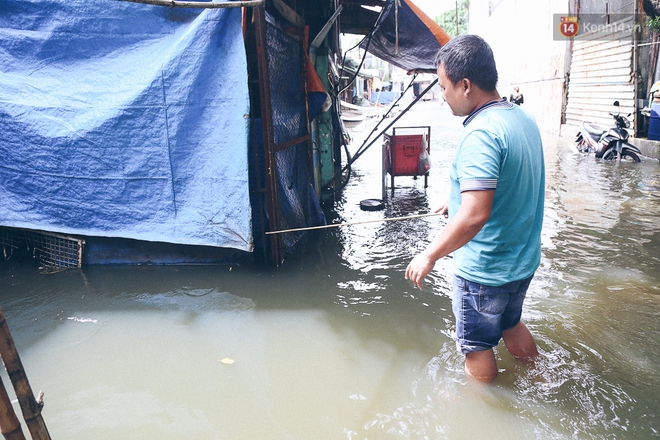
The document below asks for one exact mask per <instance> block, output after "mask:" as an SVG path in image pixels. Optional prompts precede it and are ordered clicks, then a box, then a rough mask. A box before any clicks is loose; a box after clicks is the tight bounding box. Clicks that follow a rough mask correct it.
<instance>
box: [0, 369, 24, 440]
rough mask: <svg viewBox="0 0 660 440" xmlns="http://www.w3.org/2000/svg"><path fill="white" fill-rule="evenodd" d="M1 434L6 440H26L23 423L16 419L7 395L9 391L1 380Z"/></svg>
mask: <svg viewBox="0 0 660 440" xmlns="http://www.w3.org/2000/svg"><path fill="white" fill-rule="evenodd" d="M0 432H2V435H3V436H4V437H5V440H25V435H23V429H22V428H21V423H20V422H19V421H18V418H17V417H16V413H15V412H14V408H12V406H11V401H10V400H9V396H8V395H7V390H6V389H5V386H4V385H3V384H2V379H0Z"/></svg>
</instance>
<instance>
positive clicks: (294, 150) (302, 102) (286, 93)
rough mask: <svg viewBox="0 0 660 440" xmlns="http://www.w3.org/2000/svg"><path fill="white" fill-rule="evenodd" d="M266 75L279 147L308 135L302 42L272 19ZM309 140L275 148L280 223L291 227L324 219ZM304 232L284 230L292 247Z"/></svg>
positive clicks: (287, 245) (286, 242) (286, 244)
mask: <svg viewBox="0 0 660 440" xmlns="http://www.w3.org/2000/svg"><path fill="white" fill-rule="evenodd" d="M266 42H267V47H268V74H269V80H270V95H271V107H272V117H273V133H274V134H273V135H274V144H275V145H276V146H278V145H282V144H286V143H287V142H292V141H295V140H296V139H299V138H301V137H304V136H305V135H307V134H308V125H307V115H306V111H307V107H306V96H305V91H304V87H303V76H302V72H303V68H302V67H303V52H302V42H301V41H300V39H298V38H297V37H296V36H292V35H289V34H287V33H286V32H284V31H282V30H281V29H280V28H279V27H277V26H276V25H274V24H272V23H268V25H267V26H266ZM308 163H309V144H308V142H307V141H304V142H299V143H295V142H294V145H290V146H287V147H286V148H283V149H280V150H279V151H276V152H275V168H276V175H277V197H278V204H279V206H277V208H276V209H277V211H278V214H279V226H280V228H282V229H292V228H299V227H306V226H313V225H319V224H323V223H324V221H325V220H324V216H323V212H322V211H321V208H320V205H319V202H318V198H317V197H316V193H315V192H314V190H313V188H312V185H311V179H310V173H309V167H308ZM302 235H303V234H302V233H287V234H283V236H282V240H283V243H284V252H288V251H290V250H291V248H292V247H293V246H294V245H295V243H296V242H297V241H298V240H299V239H300V238H301V237H302Z"/></svg>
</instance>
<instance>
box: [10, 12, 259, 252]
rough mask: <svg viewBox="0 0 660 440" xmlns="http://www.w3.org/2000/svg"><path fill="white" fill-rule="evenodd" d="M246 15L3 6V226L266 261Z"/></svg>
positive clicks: (233, 13)
mask: <svg viewBox="0 0 660 440" xmlns="http://www.w3.org/2000/svg"><path fill="white" fill-rule="evenodd" d="M248 114H249V100H248V87H247V66H246V59H245V50H244V46H243V37H242V33H241V10H240V8H229V9H208V10H199V9H195V10H192V9H170V8H164V7H160V6H152V5H144V4H135V3H126V2H118V1H116V0H95V1H88V0H43V1H36V2H35V1H31V0H0V133H2V135H1V136H0V226H8V227H20V228H28V229H38V230H47V231H53V232H62V233H68V234H78V235H88V236H104V237H123V238H133V239H139V240H148V241H162V242H170V243H180V244H193V245H207V246H218V247H231V248H235V249H240V250H247V251H250V250H252V243H253V239H252V231H251V217H252V214H251V209H250V203H249V190H248V166H247V144H248V127H249V119H248Z"/></svg>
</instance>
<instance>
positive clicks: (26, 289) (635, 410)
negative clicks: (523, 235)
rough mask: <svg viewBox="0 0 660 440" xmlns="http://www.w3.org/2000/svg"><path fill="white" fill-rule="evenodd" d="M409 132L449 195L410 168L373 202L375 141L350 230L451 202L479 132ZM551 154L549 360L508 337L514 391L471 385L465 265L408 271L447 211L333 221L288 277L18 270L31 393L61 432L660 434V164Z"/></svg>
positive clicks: (255, 271) (349, 214)
mask: <svg viewBox="0 0 660 440" xmlns="http://www.w3.org/2000/svg"><path fill="white" fill-rule="evenodd" d="M411 113H413V112H411ZM438 115H440V116H438ZM434 117H436V118H438V119H439V121H434V120H433V118H434ZM401 123H402V124H403V125H404V126H406V125H408V126H411V125H424V124H426V123H428V124H431V125H432V126H433V132H432V138H431V158H432V162H433V168H432V172H431V174H430V176H429V187H428V188H426V189H425V188H424V185H423V179H417V180H413V179H412V178H407V177H406V178H401V179H400V180H399V179H398V178H397V180H396V182H395V190H394V192H393V193H390V194H389V195H388V198H387V199H386V201H385V202H386V203H385V209H384V210H382V211H374V212H369V211H362V210H360V208H359V202H360V201H361V200H363V199H366V198H380V194H381V186H380V185H381V176H380V173H381V170H380V168H379V167H377V166H376V167H374V166H373V164H380V163H381V162H380V151H379V150H378V148H374V149H373V150H372V151H369V153H367V154H365V156H364V159H361V161H360V162H359V163H356V169H355V170H354V178H353V179H352V180H351V182H349V185H348V186H347V187H346V189H345V190H344V191H343V192H342V194H341V195H340V199H339V200H338V201H337V202H336V204H335V206H334V208H335V209H334V211H333V212H334V213H333V214H329V215H328V222H329V223H352V222H360V221H365V220H374V219H387V218H392V217H401V216H408V215H416V214H425V213H428V212H430V211H431V210H432V209H433V208H435V207H437V206H438V205H439V204H440V203H441V202H442V201H444V198H445V197H446V194H447V191H448V170H449V167H450V164H451V157H452V156H453V149H454V148H455V142H456V139H457V136H458V133H459V132H460V121H457V120H456V119H455V118H453V117H451V116H450V115H448V113H447V109H446V108H442V107H440V106H439V105H438V104H437V103H428V105H427V107H423V108H420V111H418V112H417V113H414V114H411V115H410V119H408V120H405V119H403V120H402V122H401ZM356 137H358V136H356ZM545 142H546V153H545V154H546V166H547V194H546V208H547V209H546V218H545V221H544V231H543V256H542V263H541V267H540V268H539V270H538V272H537V275H536V277H535V279H534V282H533V283H532V286H531V287H530V291H529V293H528V299H527V301H526V307H525V311H524V315H523V319H524V320H525V322H526V323H527V325H528V327H529V328H530V329H531V331H532V333H533V334H534V336H535V337H536V339H537V342H538V345H539V350H540V352H541V356H540V358H539V360H538V361H537V363H536V365H533V366H528V365H526V364H524V363H520V362H518V361H516V360H515V359H513V358H512V357H511V356H510V355H509V353H508V352H507V351H506V349H505V347H504V346H503V344H501V345H500V346H499V347H497V349H496V356H497V359H498V366H499V368H500V374H499V376H498V378H497V380H496V382H495V383H494V384H493V386H490V387H482V386H479V385H476V384H472V383H470V382H468V381H467V380H466V379H465V376H464V374H463V371H462V370H463V357H462V355H460V354H459V353H458V352H457V350H456V347H455V345H454V342H453V340H452V335H453V331H454V318H453V315H452V311H451V299H450V296H451V295H450V290H451V283H450V280H451V278H450V277H451V274H452V261H451V258H445V259H442V260H440V261H439V262H438V263H437V264H436V268H435V271H433V272H432V273H431V274H430V275H429V276H428V277H427V280H426V283H425V287H424V289H423V290H421V291H420V290H418V289H415V288H413V287H412V285H411V284H410V283H409V282H407V281H406V280H405V279H404V271H405V268H406V265H407V264H408V262H409V261H410V259H411V258H412V257H413V256H414V255H415V254H416V253H417V252H419V251H420V250H422V249H424V248H425V246H426V245H427V244H428V243H429V241H430V240H432V239H433V237H434V236H435V234H437V233H438V232H439V231H440V230H441V229H442V227H443V225H444V219H443V218H440V217H424V218H416V219H410V220H405V221H393V222H381V223H368V224H356V225H350V226H344V227H339V228H332V229H326V230H321V231H314V232H312V233H310V234H309V237H308V238H307V239H306V240H304V243H303V245H302V247H301V248H300V249H298V250H297V252H296V254H294V255H292V256H291V257H290V258H289V259H288V260H287V262H286V264H285V265H284V266H283V267H281V268H278V269H276V270H267V269H259V268H247V267H232V268H231V269H230V268H225V267H222V268H218V267H88V268H84V269H83V270H76V271H67V272H62V273H58V274H53V275H41V274H39V273H38V272H37V271H36V270H35V269H34V267H31V266H27V265H22V264H16V263H13V262H6V263H5V264H4V265H2V266H0V268H2V271H1V272H0V285H1V286H2V291H1V295H2V296H1V302H0V306H2V307H3V309H4V311H5V314H6V316H7V321H8V324H9V326H10V328H11V330H12V333H13V334H14V339H15V340H16V343H17V345H18V347H19V350H20V353H21V357H22V359H23V363H24V365H25V366H26V369H27V373H28V376H29V378H30V382H31V384H32V385H33V387H34V388H36V389H44V391H45V392H46V407H45V409H44V419H45V421H46V424H47V425H48V427H49V430H50V432H51V435H53V438H67V439H88V438H95V439H105V438H107V439H115V438H135V439H152V438H159V439H170V438H172V439H175V438H176V439H180V438H195V439H197V438H210V439H213V438H218V439H221V438H232V439H256V438H258V439H292V438H296V439H309V438H315V439H336V438H346V439H353V440H357V439H382V438H412V439H417V438H452V439H457V438H465V439H468V438H476V437H482V436H486V435H488V436H489V437H491V438H496V439H497V438H502V439H518V438H520V439H526V438H550V439H565V438H617V439H619V438H648V437H653V436H658V435H659V434H660V432H659V431H660V420H659V419H658V417H659V416H658V413H657V408H658V407H659V405H660V402H659V398H658V397H657V392H656V391H655V390H657V389H660V374H659V373H658V372H657V367H656V366H657V364H658V363H659V362H660V330H659V329H658V326H657V322H658V318H659V317H660V316H659V315H660V307H659V306H660V295H659V293H660V292H659V291H658V287H657V286H658V285H660V283H659V281H660V279H659V275H658V274H659V273H660V267H659V266H660V258H659V257H660V255H659V251H658V249H660V236H659V235H658V234H659V231H660V227H659V226H660V224H659V223H660V220H658V219H659V218H660V216H659V214H660V197H659V196H658V189H660V180H659V179H660V177H659V176H660V173H658V171H660V167H659V165H658V162H657V161H652V160H647V161H644V162H642V163H641V164H622V165H618V166H617V165H616V164H611V163H603V162H600V161H596V160H594V158H593V157H591V156H581V155H578V154H577V153H575V152H574V147H573V146H572V145H570V143H568V142H566V141H565V140H561V139H555V138H553V137H546V140H545ZM2 374H4V373H2ZM3 382H4V383H5V384H7V383H9V381H8V380H7V378H6V377H3Z"/></svg>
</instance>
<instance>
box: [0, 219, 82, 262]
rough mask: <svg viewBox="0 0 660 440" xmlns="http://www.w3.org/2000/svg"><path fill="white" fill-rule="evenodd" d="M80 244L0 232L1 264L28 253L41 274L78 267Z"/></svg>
mask: <svg viewBox="0 0 660 440" xmlns="http://www.w3.org/2000/svg"><path fill="white" fill-rule="evenodd" d="M84 244H85V241H84V240H82V239H80V238H76V237H70V236H67V235H62V234H56V233H53V232H45V231H31V230H27V229H14V228H0V246H2V252H3V256H4V258H5V260H8V259H10V258H11V257H12V256H14V254H17V253H19V252H23V253H31V254H32V257H33V258H36V259H38V261H39V263H40V265H41V270H43V271H45V272H55V271H59V270H62V269H68V268H79V267H81V266H82V252H83V246H84Z"/></svg>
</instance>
